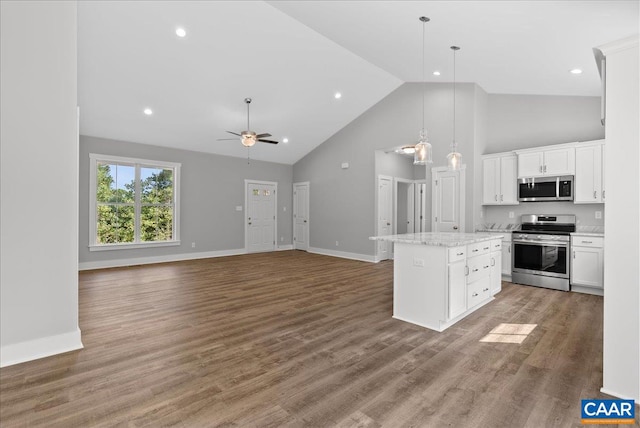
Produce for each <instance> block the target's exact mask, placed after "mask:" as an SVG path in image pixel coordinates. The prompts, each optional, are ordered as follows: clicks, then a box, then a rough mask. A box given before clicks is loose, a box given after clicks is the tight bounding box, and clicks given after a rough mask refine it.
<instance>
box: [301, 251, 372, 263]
mask: <svg viewBox="0 0 640 428" xmlns="http://www.w3.org/2000/svg"><path fill="white" fill-rule="evenodd" d="M307 252H309V253H313V254H322V255H323V256H332V257H340V258H342V259H350V260H359V261H361V262H370V263H377V262H378V261H377V260H376V256H370V255H368V254H358V253H348V252H345V251H335V250H326V249H324V248H315V247H309V249H308V250H307Z"/></svg>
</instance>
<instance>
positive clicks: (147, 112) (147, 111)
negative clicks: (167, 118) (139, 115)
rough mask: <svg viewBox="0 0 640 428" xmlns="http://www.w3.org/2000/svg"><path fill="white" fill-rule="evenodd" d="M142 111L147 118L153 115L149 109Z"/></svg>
mask: <svg viewBox="0 0 640 428" xmlns="http://www.w3.org/2000/svg"><path fill="white" fill-rule="evenodd" d="M143 111H144V114H146V115H147V116H151V115H152V114H153V110H151V109H150V108H146V109H144V110H143Z"/></svg>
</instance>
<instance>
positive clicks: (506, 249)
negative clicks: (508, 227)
mask: <svg viewBox="0 0 640 428" xmlns="http://www.w3.org/2000/svg"><path fill="white" fill-rule="evenodd" d="M511 251H513V248H512V247H511V233H505V234H504V238H502V276H506V277H508V278H511Z"/></svg>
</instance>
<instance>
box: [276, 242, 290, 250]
mask: <svg viewBox="0 0 640 428" xmlns="http://www.w3.org/2000/svg"><path fill="white" fill-rule="evenodd" d="M289 250H293V245H291V244H288V245H278V248H276V251H289Z"/></svg>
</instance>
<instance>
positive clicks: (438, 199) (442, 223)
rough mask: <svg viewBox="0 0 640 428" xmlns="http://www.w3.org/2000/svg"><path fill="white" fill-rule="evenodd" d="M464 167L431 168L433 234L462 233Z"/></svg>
mask: <svg viewBox="0 0 640 428" xmlns="http://www.w3.org/2000/svg"><path fill="white" fill-rule="evenodd" d="M464 172H465V170H464V165H463V166H462V168H461V169H460V170H457V171H450V170H449V169H447V168H446V167H444V168H433V169H432V170H431V174H432V188H431V189H432V207H433V213H432V223H431V230H432V231H433V232H464V176H465V174H464Z"/></svg>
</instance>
